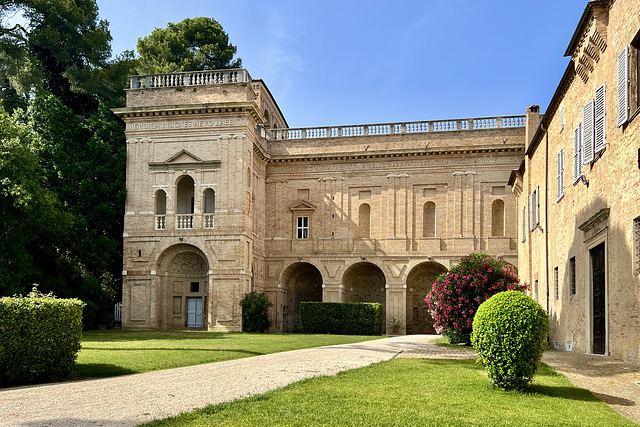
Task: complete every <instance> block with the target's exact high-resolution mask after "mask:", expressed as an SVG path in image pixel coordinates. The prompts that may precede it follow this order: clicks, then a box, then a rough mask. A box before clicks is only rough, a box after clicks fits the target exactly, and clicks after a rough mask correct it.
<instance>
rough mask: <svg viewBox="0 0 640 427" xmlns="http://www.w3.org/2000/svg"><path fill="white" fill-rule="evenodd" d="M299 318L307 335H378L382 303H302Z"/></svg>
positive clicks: (380, 326)
mask: <svg viewBox="0 0 640 427" xmlns="http://www.w3.org/2000/svg"><path fill="white" fill-rule="evenodd" d="M300 321H301V323H302V330H303V331H304V332H306V333H309V334H340V335H380V334H381V333H382V304H380V303H377V302H376V303H374V302H358V303H348V302H301V303H300Z"/></svg>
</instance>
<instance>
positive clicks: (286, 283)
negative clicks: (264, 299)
mask: <svg viewBox="0 0 640 427" xmlns="http://www.w3.org/2000/svg"><path fill="white" fill-rule="evenodd" d="M282 287H283V288H284V294H285V298H284V299H283V300H284V302H283V306H282V307H281V309H282V332H301V331H302V325H301V324H300V303H301V302H303V301H305V302H306V301H314V302H321V301H322V274H320V271H319V270H318V269H317V268H316V267H315V266H314V265H313V264H309V263H306V262H297V263H295V264H291V265H290V266H289V267H287V269H286V270H285V271H284V273H283V275H282Z"/></svg>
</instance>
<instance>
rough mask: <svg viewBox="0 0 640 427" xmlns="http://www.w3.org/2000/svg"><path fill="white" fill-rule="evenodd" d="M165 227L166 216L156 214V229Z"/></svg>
mask: <svg viewBox="0 0 640 427" xmlns="http://www.w3.org/2000/svg"><path fill="white" fill-rule="evenodd" d="M164 228H165V216H164V215H156V230H164Z"/></svg>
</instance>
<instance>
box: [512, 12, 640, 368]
mask: <svg viewBox="0 0 640 427" xmlns="http://www.w3.org/2000/svg"><path fill="white" fill-rule="evenodd" d="M639 51H640V1H638V0H617V1H592V2H589V3H588V5H587V7H586V9H585V11H584V13H583V15H582V18H581V20H580V22H579V24H578V26H577V28H576V30H575V33H574V35H573V37H572V39H571V41H570V43H569V46H568V48H567V50H566V53H565V55H566V56H570V57H571V62H570V63H569V65H568V67H567V69H566V72H565V73H564V76H563V77H562V80H561V82H560V84H559V85H558V88H557V90H556V92H555V94H554V96H553V98H552V100H551V102H550V104H549V108H548V110H547V111H546V113H545V115H544V116H543V117H541V116H539V114H538V113H537V112H536V111H535V110H536V109H535V107H534V108H531V109H530V110H529V111H528V123H527V129H530V132H529V134H530V136H528V137H527V147H526V155H525V157H524V160H523V162H522V164H521V166H520V168H519V169H518V170H516V171H514V173H513V174H512V176H511V180H510V184H512V185H513V188H514V192H515V194H516V195H517V196H518V211H519V216H520V219H519V237H518V268H519V275H520V278H521V280H523V281H526V282H528V283H529V284H530V285H531V295H532V296H533V297H534V298H535V299H537V300H538V301H539V302H540V304H541V305H542V306H543V307H545V308H546V309H547V311H548V312H549V314H550V320H551V341H552V344H553V346H555V347H556V348H558V349H561V350H569V351H579V352H583V353H594V354H605V355H612V356H615V357H617V358H620V359H623V360H625V361H629V362H632V363H634V364H636V365H640V319H639V318H638V316H639V314H640V286H639V285H640V279H639V277H640V276H639V274H640V170H639V169H640V136H639V132H638V126H639V123H638V122H639V120H640V119H639V118H638V113H639V109H638V107H639V106H640V104H639V88H640V86H639V85H638V82H639V77H638V76H639V66H638V64H639V62H638V59H639V56H638V55H639Z"/></svg>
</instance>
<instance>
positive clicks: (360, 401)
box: [145, 359, 636, 427]
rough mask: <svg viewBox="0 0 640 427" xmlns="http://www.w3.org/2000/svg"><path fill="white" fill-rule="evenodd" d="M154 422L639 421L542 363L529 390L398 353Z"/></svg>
mask: <svg viewBox="0 0 640 427" xmlns="http://www.w3.org/2000/svg"><path fill="white" fill-rule="evenodd" d="M145 425H148V426H182V425H190V426H191V425H195V426H199V425H203V426H243V427H249V426H283V425H284V426H287V425H291V426H294V425H295V426H309V425H311V426H313V425H326V426H518V427H520V426H608V427H615V426H634V425H636V424H634V423H633V422H631V421H629V420H627V419H625V418H623V417H622V416H620V415H619V414H618V413H617V412H615V411H614V410H613V409H611V408H609V407H608V406H607V405H606V404H604V403H603V402H601V401H600V400H598V399H596V398H595V397H594V396H593V395H592V394H591V393H590V392H589V391H587V390H583V389H579V388H576V387H574V386H572V385H571V383H570V382H569V381H568V380H567V379H566V378H565V377H563V376H561V375H558V374H556V373H555V372H554V371H553V370H551V369H550V368H547V367H546V366H544V365H543V366H542V367H541V368H540V371H539V374H538V375H537V376H536V379H535V380H534V383H533V384H532V385H531V386H530V388H529V389H528V391H527V392H526V393H518V392H505V391H500V390H498V389H495V388H493V387H492V386H491V385H489V381H488V379H487V376H486V373H485V372H484V370H483V369H482V368H481V367H480V366H479V365H478V364H476V363H475V362H474V361H469V360H464V361H454V360H424V359H395V360H392V361H389V362H382V363H378V364H375V365H372V366H369V367H366V368H361V369H356V370H352V371H347V372H343V373H340V374H338V375H337V376H335V377H321V378H314V379H310V380H305V381H302V382H300V383H296V384H293V385H290V386H288V387H285V388H282V389H280V390H276V391H273V392H270V393H267V394H264V395H260V396H256V397H252V398H249V399H243V400H236V401H233V402H229V403H224V404H220V405H216V406H209V407H207V408H204V409H202V410H198V411H196V412H193V413H188V414H183V415H181V416H179V417H177V418H172V419H167V420H161V421H156V422H152V423H149V424H145Z"/></svg>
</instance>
